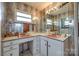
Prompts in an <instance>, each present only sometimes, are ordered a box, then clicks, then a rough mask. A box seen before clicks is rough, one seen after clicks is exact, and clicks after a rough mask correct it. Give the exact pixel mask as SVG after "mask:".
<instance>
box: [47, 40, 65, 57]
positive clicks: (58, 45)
mask: <svg viewBox="0 0 79 59" xmlns="http://www.w3.org/2000/svg"><path fill="white" fill-rule="evenodd" d="M63 55H64V49H63V42H61V41H57V40H49V41H48V56H63Z"/></svg>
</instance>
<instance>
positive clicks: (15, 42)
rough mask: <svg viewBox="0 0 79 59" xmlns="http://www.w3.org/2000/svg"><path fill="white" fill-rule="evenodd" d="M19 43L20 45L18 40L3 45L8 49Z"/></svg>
mask: <svg viewBox="0 0 79 59" xmlns="http://www.w3.org/2000/svg"><path fill="white" fill-rule="evenodd" d="M18 43H19V42H18V40H14V41H7V42H3V43H2V44H3V47H7V46H11V45H14V44H18Z"/></svg>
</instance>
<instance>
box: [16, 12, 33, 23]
mask: <svg viewBox="0 0 79 59" xmlns="http://www.w3.org/2000/svg"><path fill="white" fill-rule="evenodd" d="M17 21H22V22H29V23H31V22H32V20H31V15H29V14H25V13H21V12H17Z"/></svg>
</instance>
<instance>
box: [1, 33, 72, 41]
mask: <svg viewBox="0 0 79 59" xmlns="http://www.w3.org/2000/svg"><path fill="white" fill-rule="evenodd" d="M52 33H53V32H50V33H47V32H42V33H38V32H29V33H28V34H29V35H30V37H33V36H38V35H40V36H44V37H48V35H51V34H52ZM26 34H27V33H26ZM70 36H71V35H67V36H66V37H64V38H57V37H56V38H52V37H48V38H50V39H55V40H60V41H64V40H66V39H67V38H68V37H70ZM16 39H20V38H19V37H18V36H12V37H6V38H3V40H2V41H8V40H16Z"/></svg>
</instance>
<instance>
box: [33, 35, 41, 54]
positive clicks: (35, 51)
mask: <svg viewBox="0 0 79 59" xmlns="http://www.w3.org/2000/svg"><path fill="white" fill-rule="evenodd" d="M33 39H34V40H33V55H39V54H40V39H39V36H37V37H34V38H33Z"/></svg>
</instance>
